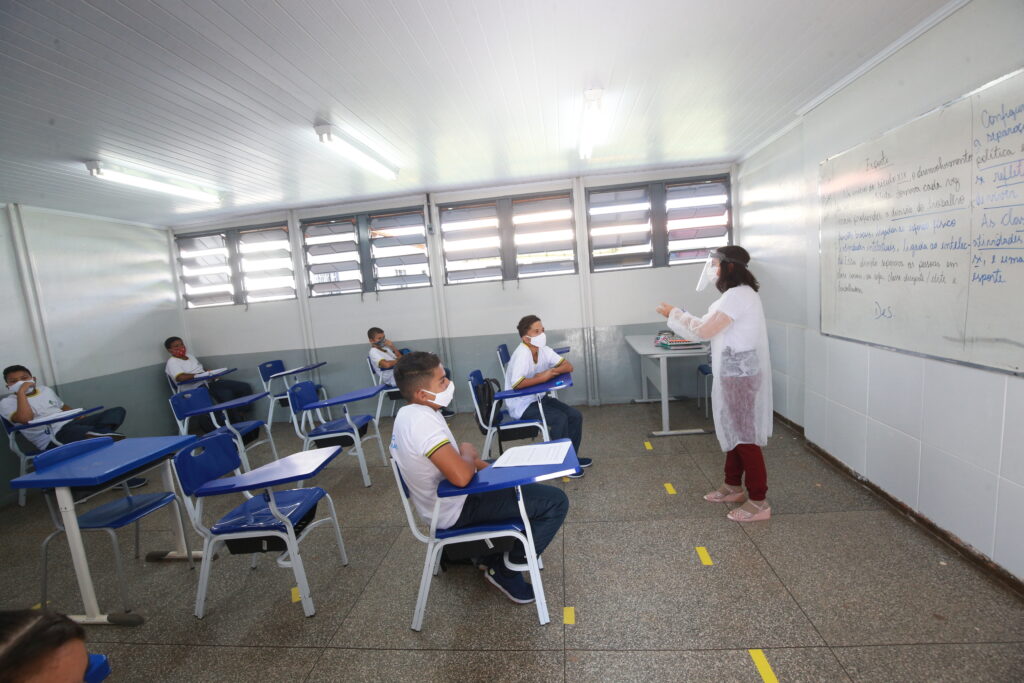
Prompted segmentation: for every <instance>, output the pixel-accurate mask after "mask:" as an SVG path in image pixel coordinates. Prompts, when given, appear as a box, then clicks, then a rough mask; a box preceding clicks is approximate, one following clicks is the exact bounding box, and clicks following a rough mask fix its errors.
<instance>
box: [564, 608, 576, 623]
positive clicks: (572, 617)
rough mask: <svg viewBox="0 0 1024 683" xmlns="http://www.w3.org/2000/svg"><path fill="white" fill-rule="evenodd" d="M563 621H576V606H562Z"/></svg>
mask: <svg viewBox="0 0 1024 683" xmlns="http://www.w3.org/2000/svg"><path fill="white" fill-rule="evenodd" d="M562 622H563V623H565V624H575V623H576V608H575V607H563V608H562Z"/></svg>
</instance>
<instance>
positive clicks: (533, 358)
mask: <svg viewBox="0 0 1024 683" xmlns="http://www.w3.org/2000/svg"><path fill="white" fill-rule="evenodd" d="M516 330H517V331H518V332H519V338H520V339H521V340H522V342H523V343H522V344H519V346H517V347H516V349H515V351H513V352H512V355H511V357H509V359H508V365H507V366H505V390H506V391H508V390H510V389H525V388H527V387H532V386H533V385H535V384H543V383H544V382H550V381H551V380H553V379H554V378H555V377H558V376H559V375H564V374H565V373H568V372H572V370H573V367H572V363H570V362H569V361H568V360H567V359H565V358H562V357H561V356H559V355H558V354H557V353H555V351H554V349H552V348H551V347H550V346H548V339H547V334H546V333H545V331H544V323H542V322H541V320H540V318H538V317H537V316H535V315H528V316H525V317H524V318H522V319H521V320H520V321H519V324H518V325H517V326H516ZM542 403H543V406H544V417H545V419H546V420H547V423H548V435H549V436H550V437H551V439H552V440H555V439H570V440H571V441H572V447H573V449H575V451H576V457H578V458H579V459H580V467H590V466H591V465H592V464H594V461H593V460H592V459H590V458H584V457H582V456H581V455H580V443H581V442H582V441H583V415H582V414H581V413H580V411H578V410H576V409H575V408H573V407H572V406H570V405H567V404H565V403H562V402H561V401H559V400H558V399H557V398H555V397H554V396H542V395H541V394H532V395H530V396H523V397H520V398H510V399H506V400H505V407H506V408H507V409H508V412H509V415H511V416H512V417H513V418H515V419H516V420H520V419H523V420H539V419H540V405H541V404H542ZM569 476H571V477H573V478H577V477H582V476H583V472H582V471H581V472H580V473H579V474H572V475H569Z"/></svg>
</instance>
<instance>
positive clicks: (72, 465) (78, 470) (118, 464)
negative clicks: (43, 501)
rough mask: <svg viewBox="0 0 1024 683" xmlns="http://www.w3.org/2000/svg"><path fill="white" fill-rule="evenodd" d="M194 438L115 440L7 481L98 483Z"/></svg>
mask: <svg viewBox="0 0 1024 683" xmlns="http://www.w3.org/2000/svg"><path fill="white" fill-rule="evenodd" d="M195 440H196V437H194V436H192V435H188V436H148V437H142V438H139V439H124V440H122V441H115V442H114V443H112V444H110V445H109V446H107V447H106V448H101V449H99V450H96V451H90V452H89V453H85V454H83V455H81V456H79V457H76V458H70V459H68V460H65V461H63V462H60V463H57V464H56V465H54V466H53V467H49V468H47V469H45V470H43V471H41V472H30V473H29V474H26V475H25V476H23V477H18V478H17V479H12V480H11V487H12V488H20V489H49V488H55V487H57V486H99V485H100V484H104V483H106V482H108V481H110V480H111V479H116V478H117V477H118V476H120V475H122V474H125V473H127V472H131V471H132V470H134V469H136V468H138V467H141V466H143V465H148V464H149V463H151V462H154V461H156V460H159V459H160V458H163V457H165V456H167V455H170V454H172V453H174V452H176V451H178V450H180V449H182V448H184V447H185V446H187V445H188V444H190V443H192V442H193V441H195Z"/></svg>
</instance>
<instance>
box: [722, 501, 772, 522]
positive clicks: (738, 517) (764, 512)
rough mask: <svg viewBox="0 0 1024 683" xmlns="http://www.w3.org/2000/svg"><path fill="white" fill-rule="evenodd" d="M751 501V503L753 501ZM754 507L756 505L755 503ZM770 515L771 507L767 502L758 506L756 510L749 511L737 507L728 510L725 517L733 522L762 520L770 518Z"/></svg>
mask: <svg viewBox="0 0 1024 683" xmlns="http://www.w3.org/2000/svg"><path fill="white" fill-rule="evenodd" d="M751 502H752V503H753V501H751ZM755 507H757V506H756V505H755ZM771 516H772V508H771V506H769V505H767V504H766V505H765V506H764V507H763V508H758V510H757V512H751V511H750V510H746V509H744V508H741V507H739V508H735V509H733V510H729V512H728V514H726V517H728V518H729V519H731V520H732V521H734V522H763V521H764V520H766V519H769V518H771Z"/></svg>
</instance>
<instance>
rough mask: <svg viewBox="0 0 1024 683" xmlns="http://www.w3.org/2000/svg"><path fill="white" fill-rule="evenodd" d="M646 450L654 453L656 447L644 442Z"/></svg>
mask: <svg viewBox="0 0 1024 683" xmlns="http://www.w3.org/2000/svg"><path fill="white" fill-rule="evenodd" d="M644 448H646V449H647V450H649V451H653V450H654V446H652V445H651V442H650V441H644Z"/></svg>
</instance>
